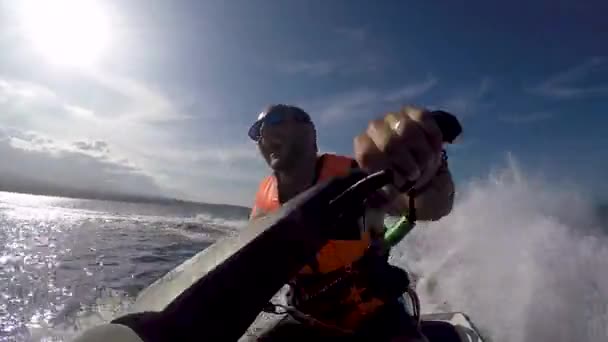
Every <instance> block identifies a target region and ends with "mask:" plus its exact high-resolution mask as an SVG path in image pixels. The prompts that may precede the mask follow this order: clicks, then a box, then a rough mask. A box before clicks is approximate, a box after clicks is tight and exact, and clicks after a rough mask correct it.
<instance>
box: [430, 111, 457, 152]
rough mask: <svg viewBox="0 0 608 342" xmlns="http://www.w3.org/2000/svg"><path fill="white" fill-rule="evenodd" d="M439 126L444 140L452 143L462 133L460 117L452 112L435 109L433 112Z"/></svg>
mask: <svg viewBox="0 0 608 342" xmlns="http://www.w3.org/2000/svg"><path fill="white" fill-rule="evenodd" d="M431 114H432V116H433V118H434V119H435V122H437V126H439V129H440V130H441V134H442V136H443V142H445V143H448V144H451V143H453V142H454V140H455V139H456V138H457V137H458V136H459V135H460V134H461V133H462V126H461V125H460V122H459V121H458V118H456V116H454V115H453V114H451V113H448V112H446V111H443V110H435V111H432V112H431Z"/></svg>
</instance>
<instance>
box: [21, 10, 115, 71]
mask: <svg viewBox="0 0 608 342" xmlns="http://www.w3.org/2000/svg"><path fill="white" fill-rule="evenodd" d="M22 5H23V8H22V24H23V27H24V30H25V32H24V33H25V34H26V36H27V38H28V40H29V41H30V42H31V44H32V46H33V48H34V49H35V50H36V51H37V52H38V53H40V54H41V55H42V57H43V58H45V60H47V61H48V62H49V63H51V64H55V65H59V66H67V67H91V66H93V65H94V64H95V63H96V62H98V61H99V59H100V58H101V57H102V54H103V52H104V49H105V48H106V46H107V45H108V42H109V40H110V24H109V18H108V17H107V14H106V13H105V12H104V11H103V8H101V6H99V3H98V2H95V1H91V0H55V1H24V2H23V3H22Z"/></svg>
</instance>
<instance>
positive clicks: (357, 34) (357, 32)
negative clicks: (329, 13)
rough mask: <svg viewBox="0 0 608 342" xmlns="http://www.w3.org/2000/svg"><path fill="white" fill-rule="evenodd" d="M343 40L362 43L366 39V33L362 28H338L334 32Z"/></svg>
mask: <svg viewBox="0 0 608 342" xmlns="http://www.w3.org/2000/svg"><path fill="white" fill-rule="evenodd" d="M334 32H335V33H336V34H338V35H339V36H340V37H342V38H343V39H348V40H351V41H354V42H363V41H365V40H366V39H367V37H368V32H367V30H366V29H364V28H362V27H340V28H336V29H335V30H334Z"/></svg>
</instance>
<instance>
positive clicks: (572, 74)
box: [528, 57, 608, 99]
mask: <svg viewBox="0 0 608 342" xmlns="http://www.w3.org/2000/svg"><path fill="white" fill-rule="evenodd" d="M598 78H601V79H600V80H599V84H598V82H597V79H598ZM594 81H595V82H594ZM528 91H530V92H532V93H534V94H538V95H542V96H547V97H552V98H557V99H571V98H580V97H588V96H602V95H607V94H608V58H606V57H594V58H590V59H588V60H587V61H585V62H584V63H582V64H580V65H577V66H574V67H572V68H570V69H567V70H565V71H562V72H559V73H557V74H555V75H553V76H551V77H549V78H547V79H546V80H544V81H543V82H541V83H540V84H539V85H537V86H534V87H531V88H528Z"/></svg>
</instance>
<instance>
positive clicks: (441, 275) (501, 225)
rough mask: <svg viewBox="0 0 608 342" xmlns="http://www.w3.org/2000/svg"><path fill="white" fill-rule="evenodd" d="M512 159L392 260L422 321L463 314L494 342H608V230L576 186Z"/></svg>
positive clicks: (466, 190) (422, 227) (464, 192)
mask: <svg viewBox="0 0 608 342" xmlns="http://www.w3.org/2000/svg"><path fill="white" fill-rule="evenodd" d="M542 178H543V177H542V176H541V177H532V176H529V175H523V174H522V172H521V170H520V168H519V167H518V166H517V165H516V163H514V162H513V161H512V160H510V165H509V167H508V168H506V170H503V171H501V172H496V173H493V174H492V175H491V176H490V177H489V179H487V180H484V181H475V182H471V183H470V184H468V185H466V186H463V185H462V184H460V185H459V190H460V193H459V199H458V201H457V203H456V205H455V207H454V210H453V212H452V213H451V214H450V215H449V216H448V217H446V218H444V219H442V220H441V221H438V222H435V223H432V224H419V226H418V227H417V228H416V229H415V231H414V232H412V233H411V234H410V236H408V237H407V238H406V239H405V240H404V241H402V242H401V243H400V245H398V246H397V248H395V250H394V251H393V253H392V256H391V258H392V259H391V260H392V262H393V263H395V264H397V265H400V266H403V267H405V268H407V269H409V270H410V271H411V272H412V273H414V274H416V275H418V276H420V277H421V278H420V279H419V280H418V284H417V290H418V293H419V295H420V297H421V300H422V310H423V312H427V313H428V312H437V311H463V312H465V313H468V314H469V315H470V317H471V319H472V320H473V321H474V322H475V323H476V325H477V326H478V328H480V330H482V333H484V335H487V336H488V337H490V339H491V340H492V341H513V342H516V341H608V235H607V233H606V232H607V231H608V227H600V226H599V224H598V223H596V222H595V221H594V220H595V219H594V212H593V205H592V204H591V203H590V202H587V201H585V200H584V198H585V193H581V192H577V191H575V189H574V188H573V187H572V186H567V185H565V184H555V183H548V182H546V181H543V180H542Z"/></svg>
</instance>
